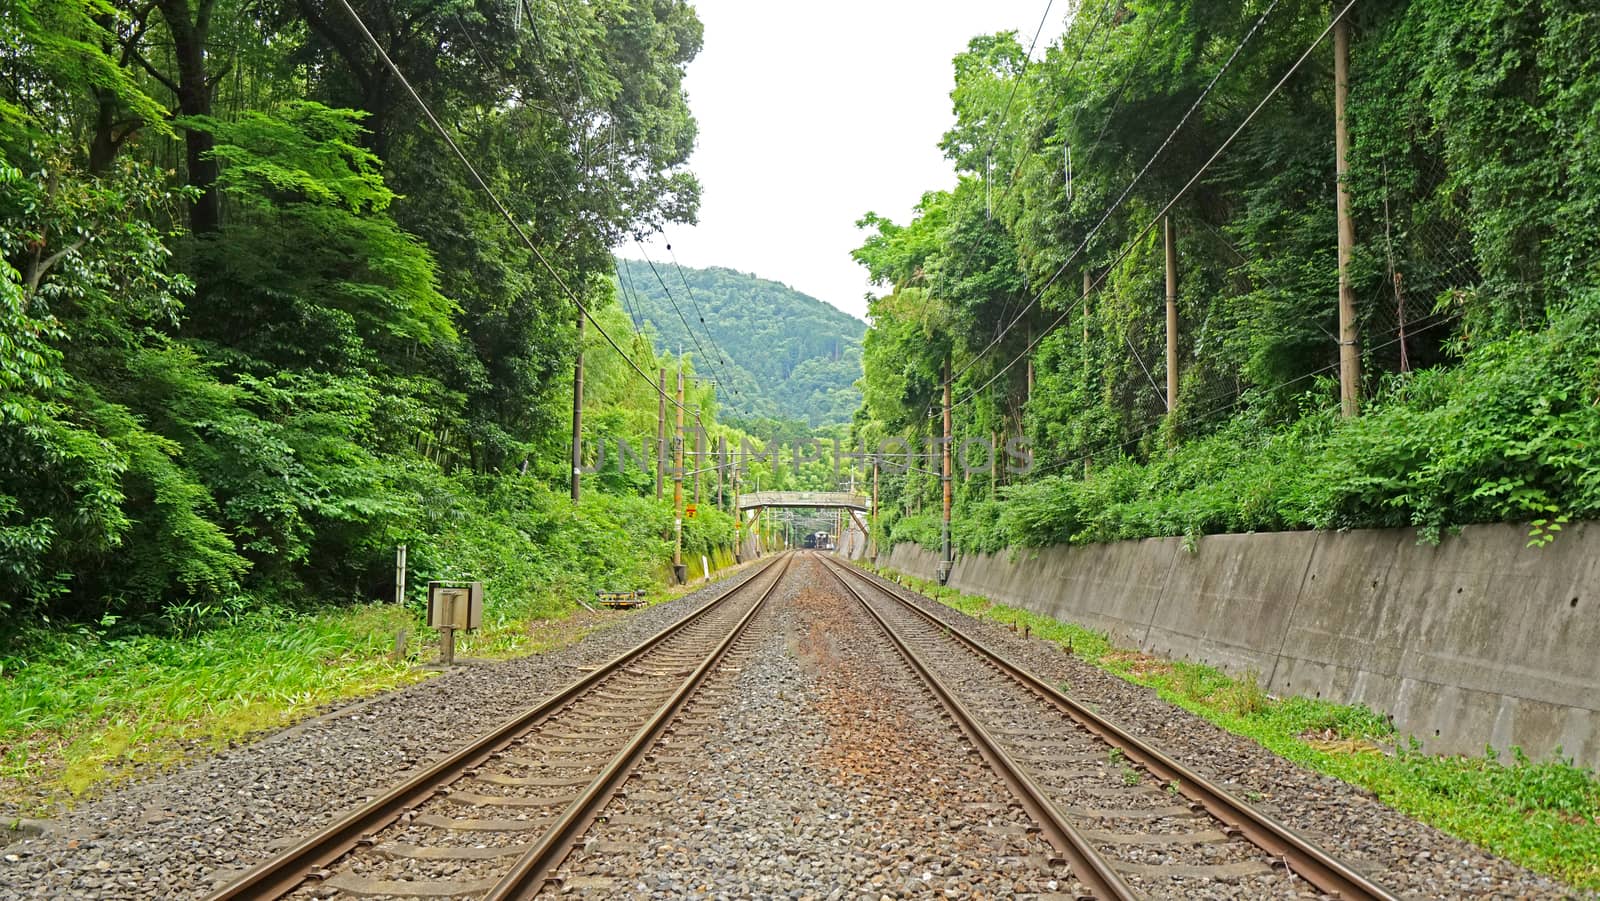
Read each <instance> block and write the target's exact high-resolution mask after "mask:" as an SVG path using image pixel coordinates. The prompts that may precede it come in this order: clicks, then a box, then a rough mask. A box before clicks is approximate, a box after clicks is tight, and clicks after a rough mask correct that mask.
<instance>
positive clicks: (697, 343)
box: [634, 241, 711, 365]
mask: <svg viewBox="0 0 1600 901" xmlns="http://www.w3.org/2000/svg"><path fill="white" fill-rule="evenodd" d="M634 244H635V245H637V246H638V248H639V254H640V255H641V256H643V257H644V261H645V263H646V264H647V265H649V267H650V271H651V272H653V273H655V276H656V283H657V284H659V285H661V290H662V291H665V292H666V295H667V302H668V303H670V304H672V311H673V312H674V313H677V314H678V321H679V322H681V323H683V330H684V331H685V332H688V333H689V340H690V341H693V342H694V346H695V350H697V351H699V352H700V356H702V357H704V358H705V360H706V364H707V365H711V355H710V354H708V353H706V349H705V348H704V347H703V346H701V344H700V338H699V336H698V335H696V334H695V333H694V329H693V328H691V327H690V326H689V320H688V319H687V318H686V317H685V316H684V315H683V309H682V308H680V307H679V306H678V300H677V298H675V297H673V296H672V289H671V288H668V287H667V280H666V279H664V278H662V277H661V270H659V269H657V268H656V264H655V261H653V260H651V259H650V254H648V253H646V252H645V249H644V244H643V243H641V242H639V241H634Z"/></svg>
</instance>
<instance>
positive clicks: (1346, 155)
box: [1333, 18, 1361, 416]
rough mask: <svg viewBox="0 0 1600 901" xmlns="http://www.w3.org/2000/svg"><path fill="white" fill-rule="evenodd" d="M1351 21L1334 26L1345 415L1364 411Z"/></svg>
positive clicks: (1341, 378)
mask: <svg viewBox="0 0 1600 901" xmlns="http://www.w3.org/2000/svg"><path fill="white" fill-rule="evenodd" d="M1349 100H1350V22H1349V21H1348V20H1346V19H1344V18H1340V19H1339V20H1338V21H1337V22H1335V23H1334V24H1333V122H1334V124H1333V133H1334V169H1335V171H1336V172H1337V173H1338V176H1339V185H1338V194H1337V205H1338V213H1339V406H1340V408H1341V410H1342V412H1343V413H1344V415H1345V416H1355V415H1356V414H1358V413H1360V412H1361V344H1360V336H1359V334H1358V333H1357V331H1356V292H1355V287H1354V286H1353V285H1351V284H1350V258H1351V255H1352V253H1353V251H1354V248H1355V245H1356V227H1355V222H1354V221H1353V220H1352V219H1351V217H1350V123H1349V118H1348V112H1349Z"/></svg>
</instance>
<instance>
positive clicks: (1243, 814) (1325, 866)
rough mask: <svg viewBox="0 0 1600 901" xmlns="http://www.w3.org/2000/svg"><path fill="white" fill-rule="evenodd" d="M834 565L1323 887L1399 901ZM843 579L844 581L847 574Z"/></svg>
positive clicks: (970, 640)
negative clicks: (1173, 786) (954, 642)
mask: <svg viewBox="0 0 1600 901" xmlns="http://www.w3.org/2000/svg"><path fill="white" fill-rule="evenodd" d="M829 562H830V563H832V561H829ZM832 565H836V566H839V567H841V568H846V569H848V571H849V572H850V573H851V574H853V575H855V576H856V577H857V578H860V579H863V580H864V581H866V582H867V584H869V585H873V586H874V587H876V588H877V589H878V590H879V592H880V593H882V594H884V595H885V596H886V597H888V598H890V599H891V600H894V601H896V602H897V603H899V604H900V605H901V606H903V607H905V608H907V609H909V610H911V611H913V612H915V613H916V614H917V615H919V616H921V617H922V618H923V619H924V620H926V621H927V622H929V623H930V624H932V625H933V626H934V627H936V628H938V629H940V630H942V631H944V632H945V633H947V634H949V635H950V636H951V637H952V638H954V639H955V640H956V641H958V642H960V643H961V644H963V645H965V646H966V647H967V648H968V649H970V650H971V651H972V652H974V653H975V654H977V655H978V656H979V657H982V658H984V659H985V661H986V662H988V663H990V664H992V665H993V666H995V667H997V668H998V669H999V670H1000V671H1001V672H1003V673H1004V674H1005V675H1007V676H1009V677H1011V678H1012V679H1013V680H1014V681H1016V682H1018V683H1020V684H1021V685H1023V686H1024V687H1025V688H1028V689H1030V690H1031V691H1033V692H1034V693H1035V694H1037V695H1039V696H1040V697H1041V698H1043V699H1044V700H1045V701H1046V702H1048V703H1049V704H1051V705H1052V706H1054V707H1055V708H1056V709H1058V710H1060V711H1061V712H1062V713H1064V714H1066V715H1067V716H1068V717H1070V718H1071V719H1072V720H1073V721H1074V722H1076V723H1078V725H1080V726H1082V727H1083V728H1084V729H1086V730H1088V731H1089V732H1091V733H1093V734H1094V735H1096V736H1098V737H1099V738H1100V739H1101V740H1102V741H1104V742H1106V743H1107V744H1109V745H1111V746H1112V747H1115V748H1118V749H1120V750H1121V751H1122V752H1123V753H1124V754H1125V755H1126V756H1127V758H1128V759H1129V760H1130V761H1131V762H1133V763H1135V764H1137V765H1139V766H1141V767H1143V768H1144V769H1145V771H1147V772H1148V773H1150V775H1152V776H1154V777H1155V778H1156V779H1157V780H1158V781H1161V782H1164V783H1167V784H1169V785H1170V784H1174V783H1175V784H1176V785H1177V787H1178V791H1179V792H1180V793H1181V794H1183V795H1184V796H1185V797H1187V798H1188V799H1189V800H1190V801H1192V802H1194V803H1197V804H1199V805H1200V806H1201V807H1203V808H1204V809H1205V810H1206V812H1207V813H1209V814H1210V815H1211V816H1212V817H1214V818H1216V819H1217V820H1218V821H1219V822H1221V823H1222V824H1223V825H1224V826H1226V827H1231V828H1232V829H1235V830H1237V831H1238V832H1239V834H1240V835H1241V836H1243V837H1244V838H1245V839H1247V840H1248V841H1250V842H1251V843H1253V844H1255V845H1256V846H1257V847H1259V848H1261V849H1262V850H1264V851H1266V852H1267V853H1269V854H1271V855H1272V856H1274V857H1278V858H1280V859H1282V860H1283V861H1284V862H1285V863H1286V864H1287V865H1288V867H1289V869H1291V870H1293V871H1294V872H1295V873H1296V874H1298V875H1299V876H1300V877H1301V878H1303V879H1305V880H1306V881H1307V882H1309V883H1311V884H1312V885H1313V886H1315V887H1316V888H1318V889H1319V890H1321V891H1323V892H1326V893H1328V894H1330V895H1333V896H1335V897H1338V898H1341V899H1381V901H1398V899H1397V898H1396V896H1395V895H1393V894H1391V893H1390V892H1389V891H1388V890H1386V889H1384V888H1383V887H1382V886H1379V885H1378V884H1377V883H1374V882H1373V881H1372V880H1370V879H1368V878H1367V877H1366V876H1363V875H1362V874H1361V873H1359V872H1357V871H1356V870H1355V869H1353V868H1352V867H1350V866H1349V865H1348V864H1346V863H1344V862H1343V861H1341V860H1339V859H1338V858H1336V857H1334V856H1333V855H1332V854H1330V853H1328V852H1327V851H1324V850H1323V849H1321V848H1319V847H1317V846H1316V845H1315V844H1312V843H1311V841H1309V840H1308V839H1306V838H1305V837H1303V836H1301V835H1300V834H1299V833H1298V832H1296V831H1295V830H1294V829H1292V828H1290V827H1289V826H1288V825H1287V824H1285V823H1283V822H1281V821H1279V820H1277V819H1276V818H1274V817H1271V816H1268V815H1267V814H1265V813H1262V812H1261V811H1259V810H1257V809H1255V808H1254V807H1252V806H1251V805H1249V804H1247V803H1245V802H1244V801H1241V800H1239V799H1238V798H1235V797H1234V796H1233V795H1231V794H1229V793H1228V792H1227V791H1226V790H1224V789H1223V788H1222V787H1220V786H1218V785H1216V784H1215V783H1213V782H1212V781H1210V780H1209V779H1206V778H1205V777H1203V776H1201V775H1199V774H1198V773H1196V772H1195V771H1193V770H1191V769H1189V768H1188V767H1186V766H1184V765H1183V764H1181V763H1179V762H1178V761H1176V760H1174V759H1172V758H1171V757H1168V756H1167V755H1166V754H1164V753H1162V752H1161V751H1159V750H1157V749H1156V748H1154V747H1152V746H1151V745H1149V744H1147V743H1146V742H1145V741H1144V740H1143V739H1140V738H1138V737H1137V736H1135V735H1133V734H1131V733H1129V732H1127V731H1126V730H1124V729H1123V728H1122V727H1120V726H1118V725H1116V724H1115V723H1113V722H1111V721H1110V720H1109V719H1106V718H1105V717H1103V716H1101V715H1100V714H1098V713H1095V712H1094V711H1092V710H1090V709H1089V708H1088V707H1086V706H1084V705H1083V704H1082V703H1080V702H1078V701H1076V700H1074V699H1073V698H1072V697H1071V696H1069V695H1067V694H1066V693H1065V692H1063V691H1061V690H1060V689H1059V688H1057V687H1056V686H1054V685H1051V684H1050V683H1049V682H1047V681H1045V680H1043V679H1041V678H1039V677H1038V676H1035V675H1034V674H1033V673H1031V672H1029V671H1028V670H1026V669H1023V668H1022V667H1021V666H1018V665H1017V664H1015V663H1012V662H1011V661H1010V660H1008V659H1006V658H1005V657H1003V656H1001V655H1000V654H999V653H997V652H996V651H994V650H991V649H990V648H989V647H988V646H987V645H985V644H983V643H982V642H981V641H979V640H978V639H977V638H974V637H973V636H972V635H971V634H970V633H968V632H966V631H964V630H962V629H961V628H959V627H957V626H954V625H951V624H950V623H947V622H944V621H943V620H941V619H939V618H938V617H935V616H934V615H933V614H931V613H929V612H928V611H926V610H924V609H922V607H921V605H919V604H917V603H916V602H915V601H913V600H911V599H910V598H909V597H907V596H906V594H905V589H904V588H903V587H901V586H900V585H897V584H895V583H893V582H890V581H889V580H887V579H884V578H883V577H882V576H879V575H878V574H876V573H869V572H866V571H864V570H861V569H860V568H858V567H854V566H850V567H844V565H843V564H832ZM835 575H838V573H837V572H836V573H835ZM840 581H843V578H842V577H841V579H840ZM858 596H859V595H858Z"/></svg>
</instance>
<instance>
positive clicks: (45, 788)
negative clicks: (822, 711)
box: [0, 573, 726, 816]
mask: <svg viewBox="0 0 1600 901" xmlns="http://www.w3.org/2000/svg"><path fill="white" fill-rule="evenodd" d="M725 574H726V573H724V574H723V575H725ZM718 577H719V576H718V574H713V579H717V578H718ZM698 587H700V585H698V584H692V585H690V586H686V587H684V588H681V589H676V590H670V591H667V592H663V593H658V595H657V597H656V598H655V600H658V601H659V600H667V599H670V598H673V597H677V596H679V595H681V594H683V593H685V592H688V591H691V590H694V589H695V588H698ZM552 596H568V595H563V594H562V592H560V591H559V590H558V589H552V590H551V591H550V592H548V593H542V594H541V596H539V597H529V598H524V599H520V600H517V599H513V600H508V601H505V602H502V603H499V604H495V603H493V602H491V603H490V604H489V605H488V610H486V612H485V621H484V627H483V628H482V629H481V630H479V631H477V632H473V633H470V634H468V635H465V636H461V637H460V639H459V640H458V642H457V645H456V654H457V656H458V657H476V658H487V659H504V658H509V657H517V656H522V655H526V654H532V653H539V652H543V651H546V650H550V649H553V648H556V647H561V646H565V645H568V644H571V643H573V642H575V641H577V640H579V639H581V638H583V637H584V636H585V635H588V634H590V633H591V632H593V631H595V630H597V629H600V628H603V627H605V626H606V625H607V624H609V623H616V622H620V621H621V620H622V618H623V617H624V616H625V614H604V615H592V614H587V613H585V614H584V615H582V616H572V615H571V614H573V612H574V611H579V608H576V607H574V606H571V605H568V604H552V602H551V597H552ZM579 612H582V611H579ZM422 619H423V615H422V611H421V609H419V608H418V607H417V606H415V605H410V606H407V607H398V606H395V605H393V604H370V605H362V606H354V607H336V608H328V609H325V610H319V611H314V612H306V613H294V612H287V611H264V610H245V611H240V612H235V613H233V614H230V615H227V616H225V617H224V618H222V619H221V620H212V621H211V622H209V623H206V624H191V627H190V628H188V629H187V630H186V631H187V633H188V634H185V635H152V634H124V635H118V634H117V633H116V632H115V631H114V630H107V629H100V630H96V629H89V628H85V627H79V628H78V629H76V630H73V631H65V632H62V631H55V632H51V631H43V630H40V631H36V632H33V633H30V634H28V635H24V636H21V637H20V638H19V640H17V641H16V642H15V643H14V645H13V646H14V647H18V648H22V649H25V651H24V652H16V653H13V655H12V656H10V657H3V656H0V808H3V809H8V810H10V811H11V813H12V815H14V816H15V815H21V816H48V815H50V814H51V813H52V812H53V811H54V810H56V809H58V808H60V807H64V806H71V804H73V803H74V802H75V801H77V800H78V799H80V798H82V797H84V796H86V795H92V794H94V793H96V792H99V791H102V790H104V789H105V788H107V787H109V786H111V785H115V784H116V783H118V782H120V781H124V780H126V779H129V778H132V777H134V776H137V775H139V774H141V773H144V772H149V771H151V770H157V769H160V768H163V767H166V766H170V765H172V764H174V763H177V762H179V761H181V760H183V759H185V758H186V757H189V756H191V755H193V754H196V753H204V752H208V751H216V750H221V749H223V748H226V747H227V746H228V745H229V744H231V743H234V742H237V741H240V740H242V739H244V738H246V737H248V736H250V735H253V734H257V733H261V732H264V731H267V730H272V729H278V728H281V727H284V726H287V725H289V724H291V723H293V722H296V721H298V720H301V719H304V718H305V717H307V716H309V715H312V714H314V713H315V712H316V711H317V710H318V709H319V708H322V707H325V706H327V705H329V704H333V703H336V702H340V701H348V700H350V699H353V698H358V697H362V696H366V695H371V694H375V693H378V692H382V691H388V690H391V689H395V688H399V687H401V686H404V685H409V684H412V683H415V682H419V681H421V680H423V679H426V678H429V677H430V676H432V675H435V673H434V672H432V671H428V670H423V669H420V668H419V667H420V665H421V664H424V663H427V662H430V661H433V660H436V659H437V657H438V645H437V642H436V640H435V638H434V633H433V632H432V630H428V629H424V628H423V627H422ZM401 629H405V630H407V633H408V641H407V642H406V650H405V652H404V653H403V654H399V655H396V654H395V633H396V632H398V631H399V630H401Z"/></svg>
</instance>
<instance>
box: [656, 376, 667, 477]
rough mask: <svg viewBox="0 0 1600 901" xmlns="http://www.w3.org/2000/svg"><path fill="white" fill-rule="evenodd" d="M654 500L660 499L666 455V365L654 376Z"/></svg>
mask: <svg viewBox="0 0 1600 901" xmlns="http://www.w3.org/2000/svg"><path fill="white" fill-rule="evenodd" d="M656 387H657V388H659V389H660V390H659V391H657V392H656V500H658V501H659V500H661V470H662V464H663V463H664V461H665V460H666V456H667V367H665V366H663V367H661V369H660V374H659V375H658V376H657V378H656Z"/></svg>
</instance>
